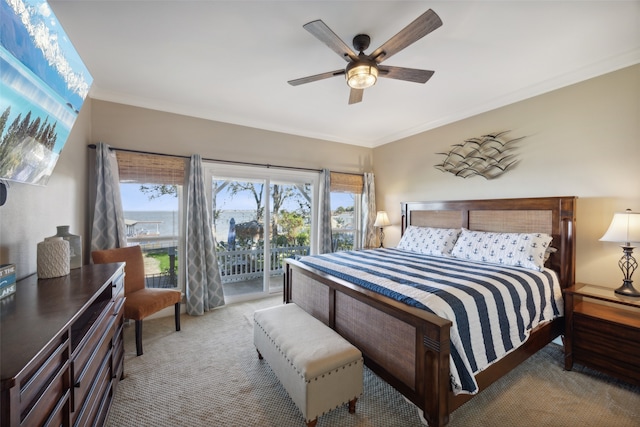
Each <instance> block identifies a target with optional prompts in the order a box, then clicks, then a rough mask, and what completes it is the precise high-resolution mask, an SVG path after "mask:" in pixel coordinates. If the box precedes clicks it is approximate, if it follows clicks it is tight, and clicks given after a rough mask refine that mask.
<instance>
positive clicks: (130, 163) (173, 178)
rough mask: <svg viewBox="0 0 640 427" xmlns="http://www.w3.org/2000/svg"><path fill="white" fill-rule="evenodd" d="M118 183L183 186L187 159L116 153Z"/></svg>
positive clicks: (124, 152) (123, 152)
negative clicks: (118, 174)
mask: <svg viewBox="0 0 640 427" xmlns="http://www.w3.org/2000/svg"><path fill="white" fill-rule="evenodd" d="M116 158H117V159H118V171H119V173H120V182H123V183H141V184H164V185H183V184H184V179H185V169H186V163H187V159H185V158H183V157H174V156H162V155H156V154H146V153H133V152H128V151H116Z"/></svg>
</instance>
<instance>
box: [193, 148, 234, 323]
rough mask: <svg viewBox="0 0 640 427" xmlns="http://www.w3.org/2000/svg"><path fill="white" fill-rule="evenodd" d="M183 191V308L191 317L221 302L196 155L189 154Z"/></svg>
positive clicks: (221, 303) (199, 164)
mask: <svg viewBox="0 0 640 427" xmlns="http://www.w3.org/2000/svg"><path fill="white" fill-rule="evenodd" d="M187 193H188V194H187V233H186V234H187V249H186V251H187V254H186V256H185V257H184V259H185V260H186V273H187V286H186V288H187V308H186V311H187V313H188V314H190V315H192V316H195V315H202V314H204V312H205V311H210V310H212V309H214V308H216V307H219V306H222V305H224V292H223V290H222V279H221V277H220V270H219V269H218V258H217V256H216V251H215V241H214V237H213V232H212V231H211V220H210V218H209V211H208V209H207V206H208V204H207V197H206V194H205V191H204V177H203V175H202V158H201V157H200V155H199V154H194V155H193V156H191V164H190V168H189V187H188V189H187Z"/></svg>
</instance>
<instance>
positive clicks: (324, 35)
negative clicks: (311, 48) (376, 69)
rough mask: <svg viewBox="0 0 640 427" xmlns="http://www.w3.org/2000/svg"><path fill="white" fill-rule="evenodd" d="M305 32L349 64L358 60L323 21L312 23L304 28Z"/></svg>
mask: <svg viewBox="0 0 640 427" xmlns="http://www.w3.org/2000/svg"><path fill="white" fill-rule="evenodd" d="M302 27H303V28H304V29H305V30H307V31H309V32H310V33H311V34H313V35H314V36H315V37H316V38H317V39H318V40H320V41H321V42H322V43H324V44H326V45H327V46H329V48H330V49H331V50H333V51H334V52H335V53H337V54H338V55H340V56H341V57H342V59H344V60H345V61H347V62H351V61H356V60H358V55H356V54H355V53H354V52H353V50H351V48H350V47H349V46H347V45H346V43H345V42H343V41H342V39H340V37H338V36H337V35H336V33H334V32H333V31H332V30H331V28H329V27H328V26H327V24H325V23H324V22H322V20H320V19H318V20H316V21H311V22H309V23H307V24H304V25H303V26H302Z"/></svg>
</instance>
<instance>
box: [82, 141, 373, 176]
mask: <svg viewBox="0 0 640 427" xmlns="http://www.w3.org/2000/svg"><path fill="white" fill-rule="evenodd" d="M87 147H88V148H91V149H94V150H95V148H96V144H89V145H88V146H87ZM109 149H110V150H115V151H126V152H127V153H136V154H150V155H154V156H165V157H176V158H180V159H190V158H191V157H190V156H181V155H177V154H166V153H154V152H151V151H141V150H131V149H128V148H116V147H111V146H109ZM202 160H203V161H207V162H215V163H226V164H232V165H239V166H258V167H263V168H267V169H270V168H276V169H289V170H298V171H307V172H322V169H312V168H302V167H296V166H281V165H270V164H268V163H251V162H241V161H237V160H221V159H209V158H203V159H202ZM339 173H343V174H346V175H358V176H361V175H363V174H361V173H353V172H339Z"/></svg>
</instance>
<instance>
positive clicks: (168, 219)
mask: <svg viewBox="0 0 640 427" xmlns="http://www.w3.org/2000/svg"><path fill="white" fill-rule="evenodd" d="M116 157H117V159H118V170H119V173H120V192H121V196H122V208H123V211H124V218H125V225H126V228H127V229H126V234H127V243H128V245H129V246H132V245H140V246H141V248H142V252H143V255H144V257H145V275H146V285H147V287H151V288H176V287H177V288H180V289H182V288H183V287H184V286H183V284H182V283H183V277H184V266H182V265H181V263H180V262H179V255H180V254H181V253H184V237H183V236H184V233H183V230H184V228H183V225H182V224H183V221H182V218H183V212H184V209H183V206H184V205H183V197H182V190H183V185H184V180H185V169H186V162H187V160H186V159H183V158H179V157H173V156H161V155H152V154H140V153H131V152H127V151H116Z"/></svg>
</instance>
